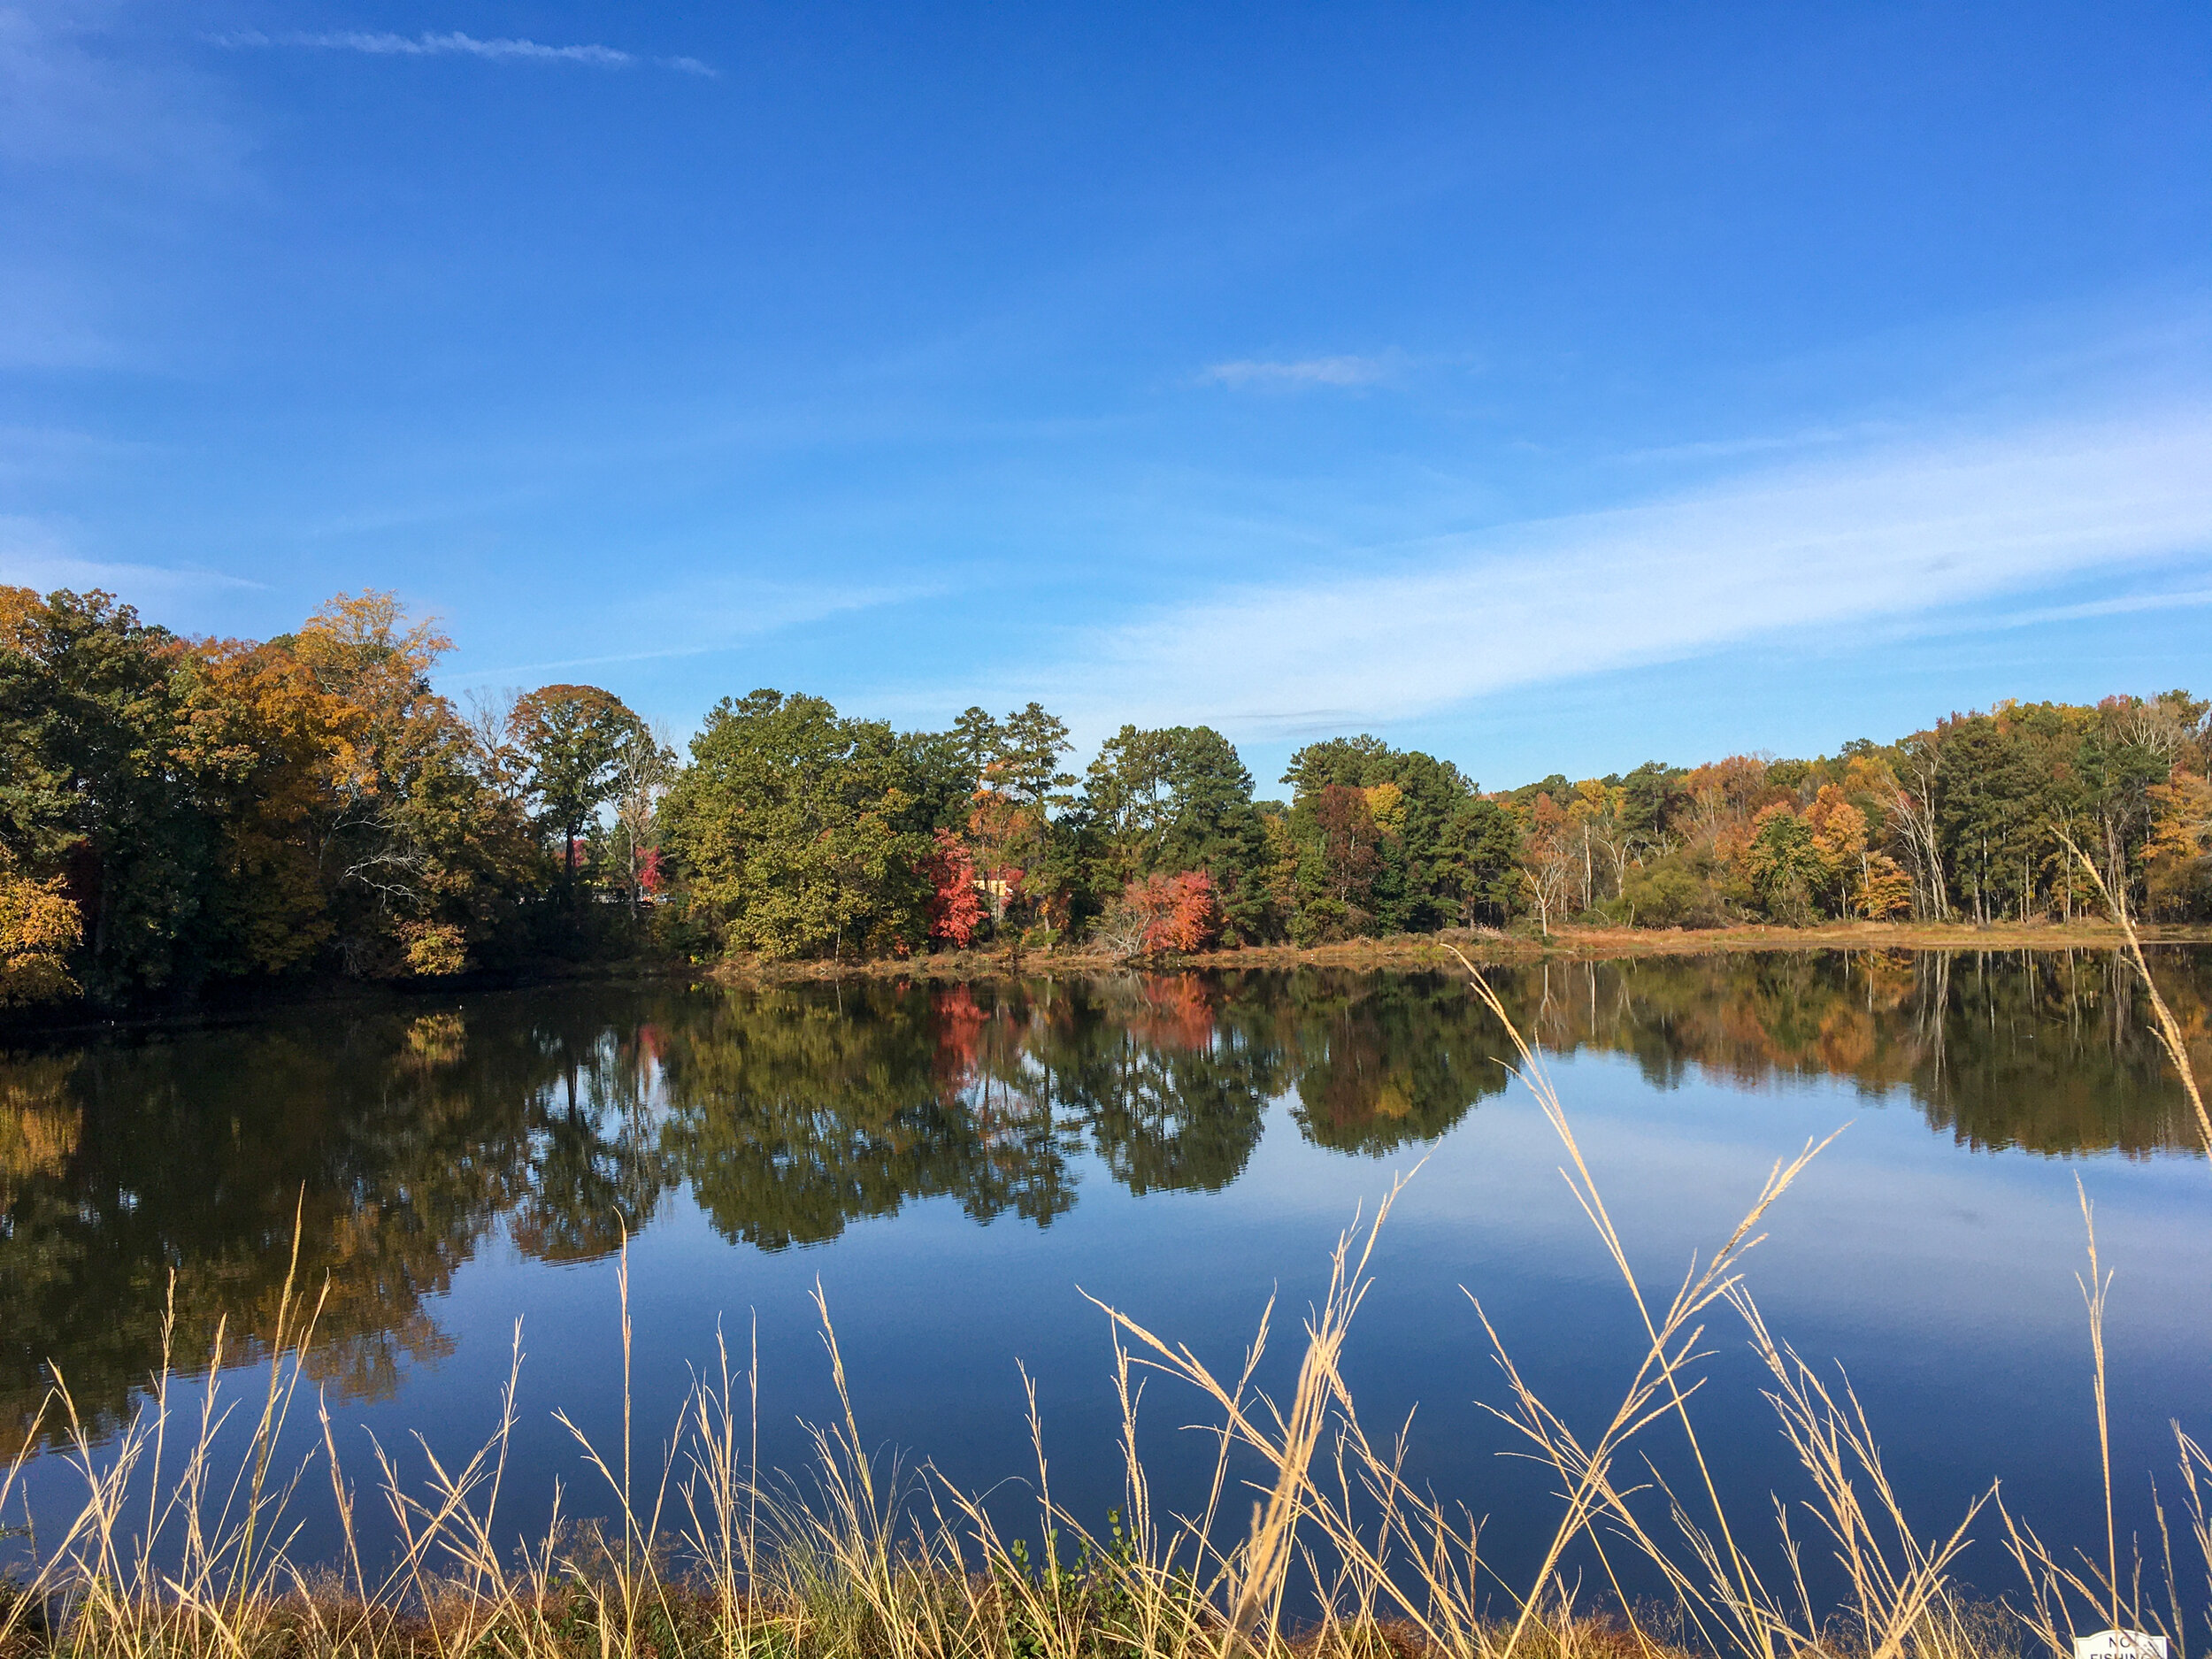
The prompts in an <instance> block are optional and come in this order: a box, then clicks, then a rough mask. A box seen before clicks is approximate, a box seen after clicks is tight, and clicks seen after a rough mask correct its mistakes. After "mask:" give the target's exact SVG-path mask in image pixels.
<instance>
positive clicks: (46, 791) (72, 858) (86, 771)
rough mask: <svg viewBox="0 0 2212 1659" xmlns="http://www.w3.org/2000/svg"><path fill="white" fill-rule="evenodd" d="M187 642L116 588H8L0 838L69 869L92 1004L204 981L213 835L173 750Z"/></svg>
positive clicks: (34, 867) (37, 873)
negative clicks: (203, 932) (202, 950)
mask: <svg viewBox="0 0 2212 1659" xmlns="http://www.w3.org/2000/svg"><path fill="white" fill-rule="evenodd" d="M183 652H184V647H183V644H182V642H181V641H179V640H178V639H177V638H176V636H175V635H174V634H171V633H170V632H169V631H168V630H167V629H165V628H161V627H153V626H147V625H146V624H144V623H142V622H141V621H140V620H139V618H138V613H137V612H136V611H134V610H132V609H131V607H130V606H128V605H126V604H120V603H117V601H116V600H115V598H114V596H113V595H110V594H105V593H100V592H92V593H88V594H75V593H71V592H68V591H65V590H64V591H59V592H56V593H52V594H50V595H47V596H46V597H45V598H44V599H41V598H40V597H39V596H38V595H36V594H34V593H32V592H31V591H30V590H29V589H28V588H7V589H0V846H4V847H5V848H6V849H7V851H8V852H9V853H11V854H12V855H13V856H14V858H15V860H16V862H17V864H18V865H19V868H20V869H21V871H22V872H23V873H24V874H25V875H26V876H28V877H31V878H35V879H50V878H52V877H53V876H56V875H60V876H63V877H65V882H66V887H65V890H66V892H67V895H68V896H69V897H70V899H71V900H72V901H73V902H74V903H75V904H76V905H77V907H78V910H79V911H80V912H81V917H82V921H83V930H84V931H83V943H82V945H81V948H80V949H79V950H78V951H77V952H76V953H75V961H74V963H73V977H74V978H75V979H77V980H78V982H79V983H80V984H81V985H82V986H83V987H84V988H85V990H86V991H87V993H88V994H89V995H92V996H93V997H95V998H96V999H98V1000H114V999H116V998H119V997H124V996H127V995H132V994H134V993H136V992H142V991H149V990H158V989H161V988H163V987H169V986H172V985H174V984H180V983H181V984H184V985H189V984H190V983H192V982H193V981H195V980H196V979H198V978H199V977H200V972H201V970H200V964H199V963H198V961H197V960H196V942H197V941H196V938H195V936H194V933H193V925H194V923H195V922H196V920H197V918H199V916H200V913H201V910H202V907H203V905H204V901H205V897H206V887H207V871H208V868H209V865H210V863H211V847H212V844H213V841H214V839H215V837H214V833H213V826H212V824H211V820H210V818H209V816H208V814H207V813H206V812H205V811H204V810H203V808H202V803H201V801H200V799H199V797H198V793H197V790H196V780H195V778H194V777H193V775H192V773H191V772H190V771H189V770H188V769H187V768H186V767H184V766H183V765H181V764H180V763H179V761H178V757H177V755H176V753H175V749H176V743H177V738H178V711H179V710H178V702H179V699H178V693H177V687H176V683H175V674H176V669H177V666H178V664H179V661H180V657H182V655H183Z"/></svg>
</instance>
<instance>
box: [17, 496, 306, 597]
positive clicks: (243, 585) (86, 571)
mask: <svg viewBox="0 0 2212 1659" xmlns="http://www.w3.org/2000/svg"><path fill="white" fill-rule="evenodd" d="M0 585H5V586H7V587H11V588H36V589H38V590H39V591H40V592H41V593H50V592H51V591H52V590H53V589H55V588H73V589H75V590H76V591H77V592H79V593H82V592H85V591H86V590H87V589H88V588H104V589H106V590H107V591H108V592H109V593H113V594H120V595H122V596H123V597H124V598H126V599H127V600H129V601H131V602H132V603H135V604H141V605H143V604H145V603H149V602H150V601H157V600H161V599H165V598H171V597H174V596H177V595H185V594H197V593H205V592H207V591H209V590H210V589H257V588H265V587H266V585H267V584H265V583H263V582H255V581H248V580H246V579H245V578H244V577H242V576H232V575H227V574H226V573H225V572H221V571H211V570H204V569H195V568H191V567H188V566H177V565H134V564H125V563H119V562H116V561H112V560H106V559H97V558H89V557H86V556H85V555H84V554H83V553H81V551H79V549H77V547H76V546H75V544H74V543H73V541H72V540H71V539H70V537H69V536H68V535H67V534H65V532H64V531H62V530H61V529H59V528H58V527H57V526H54V525H53V524H50V523H49V522H47V521H45V520H43V519H39V518H29V517H27V516H24V515H22V514H14V513H0Z"/></svg>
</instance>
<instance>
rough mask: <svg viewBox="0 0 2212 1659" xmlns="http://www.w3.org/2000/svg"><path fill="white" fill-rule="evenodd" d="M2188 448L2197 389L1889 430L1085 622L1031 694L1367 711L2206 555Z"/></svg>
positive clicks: (1159, 705) (1207, 711)
mask: <svg viewBox="0 0 2212 1659" xmlns="http://www.w3.org/2000/svg"><path fill="white" fill-rule="evenodd" d="M2208 456H2212V406H2191V407H2179V408H2176V409H2173V410H2170V411H2167V412H2164V413H2162V414H2158V415H2153V416H2146V417H2142V418H2139V419H2134V420H2131V421H2125V422H2115V423H2109V424H2087V423H2084V424H2077V425H2047V426H2034V427H2024V428H2019V429H2015V430H2011V431H2008V432H2003V433H1999V434H1985V435H1983V436H1980V437H1977V438H1962V437H1953V438H1945V439H1928V440H1924V441H1922V442H1916V443H1893V444H1891V445H1888V446H1885V447H1881V448H1870V449H1860V450H1858V451H1856V452H1855V453H1854V454H1852V455H1850V456H1848V457H1836V458H1833V459H1830V460H1826V461H1824V462H1823V463H1821V464H1819V465H1801V466H1797V467H1793V468H1787V469H1776V470H1770V471H1767V472H1759V473H1754V474H1747V475H1742V476H1739V477H1738V478H1736V479H1734V480H1730V481H1729V482H1727V483H1725V484H1723V485H1717V486H1713V487H1710V488H1705V489H1702V490H1701V491H1699V492H1697V493H1694V494H1691V495H1682V496H1678V497H1675V498H1672V499H1669V500H1664V501H1657V502H1654V503H1649V504H1647V505H1643V506H1639V507H1634V508H1631V509H1627V510H1624V511H1610V512H1601V513H1589V514H1581V515H1577V516H1574V517H1571V518H1559V519H1554V520H1549V521H1545V522H1540V523H1532V524H1525V525H1518V526H1508V527H1505V528H1502V529H1499V530H1497V531H1494V532H1491V533H1486V534H1480V535H1476V536H1470V537H1454V538H1449V539H1444V540H1439V541H1432V542H1429V543H1425V544H1422V545H1421V546H1419V547H1418V548H1417V549H1411V550H1409V549H1389V550H1372V551H1371V552H1370V553H1368V554H1367V555H1365V556H1364V562H1366V563H1368V564H1370V565H1380V566H1383V567H1384V568H1383V569H1382V570H1381V571H1379V572H1378V573H1376V574H1372V575H1366V576H1353V577H1343V578H1337V579H1333V580H1320V581H1316V582H1312V583H1308V584H1303V585H1287V584H1286V585H1273V586H1254V587H1248V588H1238V589H1233V590H1227V591H1223V592H1220V593H1217V595H1214V596H1212V597H1211V598H1210V599H1207V600H1204V601H1202V602H1200V603H1196V604H1194V605H1192V606H1189V607H1187V608H1182V609H1178V610H1175V611H1161V612H1157V613H1155V614H1154V615H1152V616H1150V617H1148V618H1143V619H1141V620H1139V621H1137V622H1135V623H1133V624H1131V625H1128V626H1121V627H1118V628H1113V629H1105V630H1099V631H1095V632H1094V633H1092V634H1089V635H1088V636H1087V637H1086V638H1083V639H1081V640H1079V641H1077V649H1076V650H1075V651H1074V652H1073V653H1072V660H1071V661H1070V662H1069V663H1067V664H1065V665H1064V666H1063V667H1062V669H1061V670H1060V672H1057V673H1056V674H1055V675H1053V676H1052V678H1053V679H1054V680H1056V682H1057V683H1058V686H1059V687H1060V688H1061V690H1062V697H1061V703H1059V704H1056V706H1065V707H1066V708H1068V709H1069V710H1070V712H1071V713H1078V712H1081V713H1092V712H1095V714H1096V716H1097V718H1105V717H1106V715H1107V713H1108V712H1109V711H1110V712H1111V716H1112V718H1115V719H1131V718H1137V719H1144V718H1163V719H1164V718H1170V717H1172V718H1176V719H1180V720H1187V719H1193V718H1203V719H1207V720H1210V721H1211V722H1213V723H1214V724H1216V725H1220V726H1225V727H1227V728H1229V729H1231V730H1233V731H1234V730H1240V731H1243V732H1245V733H1251V734H1254V735H1261V734H1279V733H1286V732H1288V731H1292V730H1302V729H1304V728H1306V727H1308V726H1311V725H1313V724H1314V723H1315V720H1316V719H1317V718H1318V717H1320V716H1321V715H1323V714H1324V713H1325V714H1326V716H1327V717H1328V718H1329V719H1330V721H1331V723H1333V724H1338V725H1342V724H1348V723H1351V722H1355V721H1375V722H1381V721H1387V720H1392V719H1402V718H1412V717H1416V716H1419V715H1423V714H1427V713H1432V712H1434V711H1437V710H1442V709H1446V708H1448V707H1451V706H1453V705H1455V704H1460V703H1465V702H1467V701H1469V700H1471V699H1473V698H1476V697H1479V696H1481V695H1485V694H1487V693H1494V692H1499V691H1504V690H1509V689H1512V688H1516V687H1526V686H1530V685H1533V684H1537V683H1540V682H1544V681H1550V680H1566V679H1570V678H1574V677H1577V676H1580V675H1584V674H1589V673H1594V672H1601V671H1604V670H1609V669H1614V668H1621V667H1626V666H1631V665H1633V664H1647V663H1655V662H1663V661H1671V660H1680V659H1684V658H1690V657H1697V656H1700V655H1704V654H1708V653H1711V652H1714V651H1717V650H1721V649H1726V648H1728V647H1729V646H1731V645H1732V644H1734V643H1737V642H1740V641H1755V640H1756V641H1787V640H1788V639H1790V638H1791V637H1793V635H1797V634H1812V633H1813V632H1814V631H1816V630H1827V631H1832V630H1837V629H1848V628H1851V627H1853V626H1869V625H1871V624H1874V623H1876V622H1895V621H1898V620H1903V619H1909V618H1916V617H1933V616H1935V615H1937V614H1939V613H1941V612H1945V611H1947V610H1950V609H1954V608H1956V607H1959V606H1962V605H1969V604H1973V603H1987V602H1988V601H1990V600H1992V599H1998V598H2001V597H2002V596H2004V595H2008V594H2017V595H2030V594H2032V593H2034V592H2036V591H2038V590H2039V589H2047V588H2050V587H2052V586H2054V585H2056V584H2058V583H2060V582H2062V581H2066V580H2080V579H2083V578H2085V577H2096V576H2100V575H2110V576H2113V577H2118V576H2120V575H2122V574H2124V572H2126V571H2127V570H2129V569H2130V568H2131V567H2136V568H2139V567H2142V566H2144V565H2147V564H2149V563H2151V562H2154V561H2160V560H2170V559H2173V558H2175V557H2182V558H2188V557H2191V556H2194V558H2195V559H2196V560H2198V561H2203V560H2205V559H2207V558H2208V557H2212V466H2208V465H2206V457H2208ZM2192 573H2193V574H2199V575H2200V572H2192ZM2181 602H2184V603H2185V601H2181ZM2134 603H2136V601H2134V600H2128V601H2125V602H2121V601H2116V602H2115V603H2114V604H2113V606H2112V609H2113V610H2114V611H2120V610H2124V609H2126V608H2131V606H2132V605H2133V604H2134ZM2145 603H2157V602H2156V601H2147V602H2145ZM2085 614H2086V613H2085ZM2013 619H2014V618H2011V617H2008V616H2004V615H2001V614H1997V613H1991V614H1989V615H1987V616H1986V618H1985V620H1984V621H1983V623H1982V624H1981V626H1991V627H1994V626H2006V625H2007V624H2008V622H2010V621H2012V620H2013Z"/></svg>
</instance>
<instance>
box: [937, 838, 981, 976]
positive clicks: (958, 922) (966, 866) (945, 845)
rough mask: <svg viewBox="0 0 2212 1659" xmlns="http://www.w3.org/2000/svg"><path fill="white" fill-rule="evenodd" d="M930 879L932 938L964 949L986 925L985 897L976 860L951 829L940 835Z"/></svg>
mask: <svg viewBox="0 0 2212 1659" xmlns="http://www.w3.org/2000/svg"><path fill="white" fill-rule="evenodd" d="M925 873H926V875H927V876H928V878H929V885H930V893H929V907H928V908H929V936H930V937H931V938H932V939H941V940H943V941H945V942H946V943H947V944H949V945H954V946H958V947H964V946H966V945H967V943H968V942H969V941H971V940H972V939H973V938H974V937H975V933H976V929H977V928H979V927H980V926H983V895H982V894H981V893H980V892H979V891H978V890H977V887H976V879H975V860H974V859H973V858H972V857H970V856H969V855H968V849H967V848H966V847H965V846H964V845H963V844H962V843H961V841H960V838H959V837H958V836H957V835H955V834H954V833H952V832H951V831H950V830H944V829H941V830H939V831H938V832H937V850H936V852H935V853H934V854H933V855H932V856H931V857H930V859H929V862H928V864H927V865H926V869H925Z"/></svg>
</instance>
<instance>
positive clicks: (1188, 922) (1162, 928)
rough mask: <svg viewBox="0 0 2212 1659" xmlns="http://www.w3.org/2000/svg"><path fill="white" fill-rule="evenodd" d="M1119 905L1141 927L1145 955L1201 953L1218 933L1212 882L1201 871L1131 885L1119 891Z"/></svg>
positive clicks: (1218, 916)
mask: <svg viewBox="0 0 2212 1659" xmlns="http://www.w3.org/2000/svg"><path fill="white" fill-rule="evenodd" d="M1122 903H1123V904H1124V905H1125V906H1126V907H1127V909H1128V910H1130V912H1131V913H1132V915H1133V917H1134V918H1136V919H1137V920H1138V921H1139V922H1140V923H1141V927H1142V933H1141V938H1142V940H1143V948H1144V949H1145V951H1146V952H1147V953H1148V954H1149V955H1158V954H1160V953H1161V952H1164V951H1173V952H1176V953H1178V954H1188V953H1189V952H1191V951H1194V950H1204V949H1207V948H1208V947H1209V946H1210V945H1211V944H1212V943H1213V942H1214V941H1215V940H1216V939H1217V938H1218V937H1219V936H1220V933H1221V907H1220V906H1219V905H1218V904H1217V903H1216V902H1215V900H1214V879H1213V878H1212V877H1211V876H1210V875H1208V874H1207V873H1206V872H1204V871H1203V870H1186V871H1184V872H1182V873H1180V874H1179V875H1172V876H1168V875H1161V874H1159V873H1157V872H1155V873H1153V874H1152V875H1149V876H1147V877H1146V878H1145V879H1143V880H1142V881H1132V882H1131V883H1130V884H1129V885H1128V887H1125V888H1124V889H1123V891H1122Z"/></svg>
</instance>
